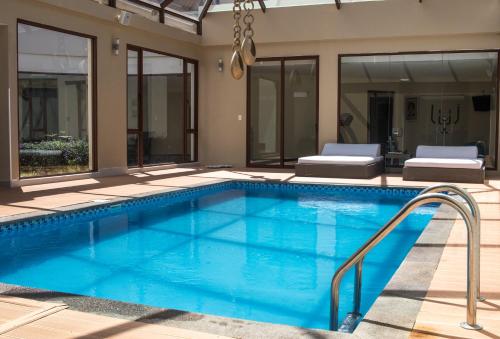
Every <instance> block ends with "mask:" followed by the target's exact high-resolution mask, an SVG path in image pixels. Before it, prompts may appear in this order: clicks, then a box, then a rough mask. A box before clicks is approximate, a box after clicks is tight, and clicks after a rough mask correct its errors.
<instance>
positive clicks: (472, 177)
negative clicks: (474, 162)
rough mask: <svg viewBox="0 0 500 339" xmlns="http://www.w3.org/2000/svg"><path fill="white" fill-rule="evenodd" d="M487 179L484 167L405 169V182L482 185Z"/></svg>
mask: <svg viewBox="0 0 500 339" xmlns="http://www.w3.org/2000/svg"><path fill="white" fill-rule="evenodd" d="M484 179H485V168H484V166H483V167H481V168H478V169H470V168H435V167H406V166H405V167H404V168H403V180H409V181H443V182H461V183H474V184H482V183H484Z"/></svg>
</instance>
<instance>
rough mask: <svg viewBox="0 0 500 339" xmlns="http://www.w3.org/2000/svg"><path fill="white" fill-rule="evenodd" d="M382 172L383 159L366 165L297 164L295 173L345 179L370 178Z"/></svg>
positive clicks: (297, 174) (302, 175)
mask: <svg viewBox="0 0 500 339" xmlns="http://www.w3.org/2000/svg"><path fill="white" fill-rule="evenodd" d="M382 173H384V160H383V159H381V160H379V161H377V162H375V163H372V164H368V165H340V164H297V165H295V175H296V176H299V177H323V178H346V179H370V178H374V177H376V176H379V175H380V174H382Z"/></svg>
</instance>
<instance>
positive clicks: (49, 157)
mask: <svg viewBox="0 0 500 339" xmlns="http://www.w3.org/2000/svg"><path fill="white" fill-rule="evenodd" d="M94 44H95V39H94V38H92V37H86V36H81V35H78V34H72V33H67V32H62V31H57V30H54V29H49V28H45V27H41V26H38V25H36V24H31V23H24V22H19V23H18V91H19V99H18V102H19V167H20V177H21V178H28V177H37V176H49V175H60V174H70V173H81V172H89V171H92V170H94V167H95V161H94V156H95V151H94V150H93V148H94V146H95V143H94V142H93V138H92V137H93V122H94V106H93V94H92V93H93V91H92V89H93V87H94V83H93V81H94V80H95V77H94V76H92V73H93V65H92V60H93V53H94Z"/></svg>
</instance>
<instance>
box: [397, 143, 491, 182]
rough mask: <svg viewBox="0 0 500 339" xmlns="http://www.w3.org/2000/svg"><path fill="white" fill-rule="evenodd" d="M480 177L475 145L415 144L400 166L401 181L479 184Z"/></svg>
mask: <svg viewBox="0 0 500 339" xmlns="http://www.w3.org/2000/svg"><path fill="white" fill-rule="evenodd" d="M484 176H485V168H484V161H483V159H481V158H478V150H477V147H476V146H418V147H417V154H416V157H415V158H412V159H409V160H407V161H406V162H405V166H404V168H403V180H420V181H446V182H467V183H483V182H484Z"/></svg>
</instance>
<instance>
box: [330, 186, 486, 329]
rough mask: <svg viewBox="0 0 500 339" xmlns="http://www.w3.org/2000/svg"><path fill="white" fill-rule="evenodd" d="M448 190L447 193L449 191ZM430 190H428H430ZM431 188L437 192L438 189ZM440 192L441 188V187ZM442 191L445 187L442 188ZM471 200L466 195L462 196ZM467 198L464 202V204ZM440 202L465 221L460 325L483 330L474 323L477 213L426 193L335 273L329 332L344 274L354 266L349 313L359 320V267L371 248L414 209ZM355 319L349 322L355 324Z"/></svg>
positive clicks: (439, 195) (446, 197)
mask: <svg viewBox="0 0 500 339" xmlns="http://www.w3.org/2000/svg"><path fill="white" fill-rule="evenodd" d="M449 188H450V187H448V191H449ZM429 189H431V188H429ZM432 189H435V190H438V187H433V188H432ZM440 189H441V188H440ZM442 189H443V190H444V187H443V188H442ZM453 192H456V193H457V194H460V195H461V196H463V192H460V191H459V190H455V187H453ZM465 196H467V197H470V196H469V195H468V194H467V195H465ZM470 199H471V201H472V205H471V206H473V208H474V209H477V204H474V203H475V202H474V201H473V198H472V197H470ZM467 200H468V199H466V201H467ZM430 203H441V204H445V205H448V206H450V207H452V208H454V209H455V210H456V211H457V212H458V213H459V214H460V216H461V217H462V218H463V219H464V221H465V224H466V227H467V312H466V322H464V323H461V324H460V325H461V326H462V327H463V328H466V329H474V330H479V329H481V328H482V327H481V326H480V325H478V324H477V322H476V311H477V297H478V295H477V291H478V288H477V283H478V280H477V278H478V277H479V249H478V244H479V239H478V237H479V224H478V223H477V222H476V219H475V218H476V216H478V212H479V210H478V209H477V210H476V211H475V212H476V213H475V215H474V216H473V215H472V212H471V211H472V210H473V209H472V208H471V211H469V209H468V208H466V207H465V206H464V205H463V204H462V203H461V202H460V201H458V200H456V199H454V198H453V197H451V196H449V195H445V194H443V193H426V192H423V193H422V194H420V195H418V196H417V197H415V198H413V199H412V200H411V201H410V202H408V203H407V204H406V205H405V206H404V207H403V208H402V209H401V210H400V211H399V212H398V213H397V214H396V215H395V216H394V217H392V219H391V220H389V222H387V223H386V224H385V225H384V226H383V227H382V228H381V229H380V230H379V231H377V233H375V234H374V235H373V236H372V237H371V238H370V239H369V240H368V241H367V242H366V243H365V244H364V245H363V246H361V247H360V248H359V249H358V250H357V251H356V252H355V253H354V254H353V255H352V256H351V257H349V259H347V260H346V261H345V262H344V263H343V264H342V265H341V266H340V267H339V268H338V269H337V271H336V272H335V275H334V276H333V278H332V282H331V301H330V329H331V330H333V331H337V330H338V311H339V289H340V283H341V281H342V278H343V277H344V275H345V274H346V273H347V271H349V270H350V269H351V268H352V267H353V266H354V265H356V270H355V284H354V288H355V291H354V311H353V312H352V313H351V315H353V317H351V319H356V318H359V317H360V305H361V279H362V270H363V268H362V265H363V259H364V258H365V256H366V255H367V254H368V253H369V252H370V250H372V249H373V247H375V246H376V245H377V244H378V243H379V242H380V241H382V240H383V239H384V238H385V237H386V236H387V235H388V234H390V233H391V232H392V231H393V230H394V228H396V226H398V225H399V224H400V223H401V222H402V221H403V220H404V219H405V218H406V217H407V216H408V215H409V214H410V213H411V212H412V211H413V210H415V209H416V208H418V207H420V206H422V205H426V204H430ZM354 321H355V320H351V322H354Z"/></svg>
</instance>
